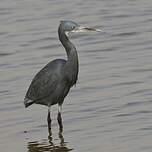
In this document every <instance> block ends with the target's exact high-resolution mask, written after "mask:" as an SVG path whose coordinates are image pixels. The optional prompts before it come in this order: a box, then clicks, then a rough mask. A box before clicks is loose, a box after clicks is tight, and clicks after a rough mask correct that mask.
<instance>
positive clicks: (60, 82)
mask: <svg viewBox="0 0 152 152" xmlns="http://www.w3.org/2000/svg"><path fill="white" fill-rule="evenodd" d="M91 31H97V32H100V31H101V30H100V29H97V28H92V27H86V26H80V25H79V24H77V23H76V22H73V21H69V20H65V21H60V24H59V27H58V36H59V40H60V41H61V43H62V45H63V47H64V48H65V51H66V54H67V60H65V59H55V60H53V61H51V62H49V63H48V64H47V65H46V66H44V68H42V69H41V70H40V71H39V72H38V73H37V74H36V76H35V77H34V78H33V80H32V82H31V84H30V86H29V88H28V91H27V93H26V95H25V98H24V105H25V107H26V108H27V107H29V106H30V105H32V104H34V103H35V104H40V105H45V106H48V115H47V123H48V130H49V133H51V116H50V115H51V114H50V112H51V106H52V105H55V104H58V115H57V121H58V124H59V130H60V132H62V131H63V124H62V116H61V111H62V104H63V101H64V98H65V97H66V96H67V94H68V92H69V90H70V88H71V87H72V86H74V85H75V84H76V82H77V79H78V72H79V60H78V54H77V50H76V48H75V46H74V44H73V43H72V42H71V41H70V40H69V34H70V33H78V32H91Z"/></svg>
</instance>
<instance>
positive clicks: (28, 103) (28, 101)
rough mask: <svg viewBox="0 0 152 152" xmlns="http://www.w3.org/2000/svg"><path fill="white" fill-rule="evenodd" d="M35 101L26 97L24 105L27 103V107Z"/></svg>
mask: <svg viewBox="0 0 152 152" xmlns="http://www.w3.org/2000/svg"><path fill="white" fill-rule="evenodd" d="M33 103H34V101H32V100H30V99H28V98H25V99H24V105H25V108H27V107H29V106H30V105H32V104H33Z"/></svg>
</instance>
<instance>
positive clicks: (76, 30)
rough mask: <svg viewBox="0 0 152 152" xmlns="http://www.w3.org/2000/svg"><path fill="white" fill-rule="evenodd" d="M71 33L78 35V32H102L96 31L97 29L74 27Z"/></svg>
mask: <svg viewBox="0 0 152 152" xmlns="http://www.w3.org/2000/svg"><path fill="white" fill-rule="evenodd" d="M71 32H73V33H78V32H102V30H100V29H97V28H92V27H85V26H79V27H76V28H75V29H74V30H73V31H71Z"/></svg>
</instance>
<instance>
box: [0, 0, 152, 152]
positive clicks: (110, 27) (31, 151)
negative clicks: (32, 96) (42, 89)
mask: <svg viewBox="0 0 152 152" xmlns="http://www.w3.org/2000/svg"><path fill="white" fill-rule="evenodd" d="M0 3H1V4H0V149H1V150H0V151H2V152H8V151H11V152H21V151H22V152H42V151H43V152H48V151H56V152H67V151H72V152H88V151H89V152H99V151H104V152H110V151H112V152H133V151H138V152H151V149H152V144H151V141H152V119H151V118H152V110H151V109H152V43H151V41H152V30H151V27H152V1H150V0H145V1H143V0H138V1H137V0H113V1H110V0H107V1H105V0H102V1H99V0H94V1H91V0H88V1H81V0H77V1H69V0H62V1H59V0H56V1H53V0H52V1H51V0H43V1H41V0H32V1H30V0H22V1H19V0H14V1H12V0H1V2H0ZM63 19H70V20H74V21H76V22H78V23H80V24H84V25H90V26H95V27H98V28H101V29H103V31H104V32H102V33H91V34H76V35H74V36H72V42H73V43H74V44H75V45H76V47H77V50H78V53H79V60H80V73H79V80H78V83H77V86H76V87H74V88H72V89H71V91H70V93H69V95H68V96H67V98H66V99H65V102H64V105H63V120H64V121H63V123H64V131H63V134H62V135H61V134H58V125H57V120H56V114H57V107H56V106H54V107H53V108H52V119H53V124H52V131H53V134H52V137H51V138H49V139H48V132H47V125H46V124H47V123H46V116H47V108H45V107H44V106H39V105H33V106H31V107H30V108H28V109H25V108H24V105H23V99H24V96H25V93H26V91H27V88H28V86H29V84H30V82H31V80H32V78H33V77H34V75H35V74H36V72H38V71H39V70H40V69H41V68H42V67H43V66H44V65H45V64H47V63H48V62H49V61H50V60H53V59H55V58H66V54H65V51H64V49H63V47H62V46H61V44H60V42H59V41H58V35H57V26H58V24H59V21H60V20H63Z"/></svg>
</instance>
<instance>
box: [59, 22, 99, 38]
mask: <svg viewBox="0 0 152 152" xmlns="http://www.w3.org/2000/svg"><path fill="white" fill-rule="evenodd" d="M59 27H60V28H61V29H62V30H63V31H64V32H65V34H66V35H67V36H68V35H69V34H70V33H79V32H92V31H96V32H101V30H100V29H96V28H92V27H86V26H80V25H79V24H77V23H75V22H73V21H61V23H60V26H59Z"/></svg>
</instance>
